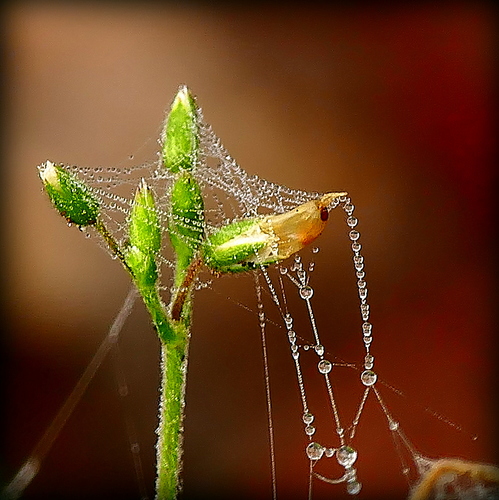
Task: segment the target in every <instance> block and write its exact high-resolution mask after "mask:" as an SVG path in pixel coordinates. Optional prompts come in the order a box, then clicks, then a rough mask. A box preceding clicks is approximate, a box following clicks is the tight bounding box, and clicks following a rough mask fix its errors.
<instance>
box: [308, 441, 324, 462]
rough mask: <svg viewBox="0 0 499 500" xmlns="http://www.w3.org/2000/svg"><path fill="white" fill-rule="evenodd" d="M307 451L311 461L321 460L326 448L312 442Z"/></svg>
mask: <svg viewBox="0 0 499 500" xmlns="http://www.w3.org/2000/svg"><path fill="white" fill-rule="evenodd" d="M306 451H307V457H308V458H310V460H319V459H321V458H322V455H323V454H324V447H323V446H321V445H320V444H319V443H314V442H312V443H310V444H309V445H308V446H307V448H306Z"/></svg>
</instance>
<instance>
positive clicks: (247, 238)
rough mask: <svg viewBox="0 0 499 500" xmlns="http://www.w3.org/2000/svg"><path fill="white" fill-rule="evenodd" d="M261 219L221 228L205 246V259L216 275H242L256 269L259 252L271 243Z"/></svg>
mask: <svg viewBox="0 0 499 500" xmlns="http://www.w3.org/2000/svg"><path fill="white" fill-rule="evenodd" d="M260 222H261V219H259V218H257V219H243V220H240V221H236V222H233V223H231V224H227V225H226V226H223V227H221V228H220V229H219V230H218V231H217V232H216V233H214V234H212V235H211V236H210V237H209V238H207V239H206V241H205V242H204V244H203V260H204V263H205V264H206V265H207V266H208V267H209V268H211V269H213V270H215V271H217V272H232V273H235V272H239V271H248V270H249V269H254V268H255V264H254V262H252V263H250V262H248V261H247V260H246V259H248V258H250V257H255V255H256V252H257V251H258V250H259V249H261V248H262V247H264V246H265V245H267V244H269V243H270V239H269V235H268V234H265V233H263V232H262V230H261V228H260Z"/></svg>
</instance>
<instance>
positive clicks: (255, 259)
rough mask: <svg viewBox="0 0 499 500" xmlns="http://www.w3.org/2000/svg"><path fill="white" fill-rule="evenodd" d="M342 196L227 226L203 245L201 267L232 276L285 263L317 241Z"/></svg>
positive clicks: (322, 198)
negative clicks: (334, 201) (334, 203)
mask: <svg viewBox="0 0 499 500" xmlns="http://www.w3.org/2000/svg"><path fill="white" fill-rule="evenodd" d="M345 195H346V193H327V194H325V195H324V196H322V197H321V198H318V199H317V200H311V201H308V202H306V203H303V204H302V205H299V206H298V207H296V208H294V209H293V210H290V211H289V212H285V213H283V214H279V215H267V216H262V217H257V218H254V219H246V220H241V221H236V222H233V223H232V224H228V225H227V226H224V227H222V228H220V229H219V230H218V231H217V232H216V233H214V234H212V235H211V236H210V237H208V238H207V239H206V241H205V242H204V244H203V249H202V250H203V252H202V253H203V260H204V263H205V264H206V265H207V266H208V267H210V268H211V269H213V270H215V271H217V272H222V273H228V272H232V273H235V272H240V271H247V270H249V269H255V268H256V267H257V266H260V265H263V266H268V265H270V264H273V263H275V262H279V261H281V260H284V259H287V258H288V257H290V256H291V255H293V254H294V253H296V252H298V251H299V250H301V249H302V248H304V247H305V246H306V245H309V244H310V243H312V242H313V241H314V240H315V239H316V238H318V237H319V235H320V234H321V233H322V231H323V230H324V228H325V227H326V223H327V220H328V217H329V207H330V205H331V203H332V202H333V200H334V199H335V198H338V197H340V196H345Z"/></svg>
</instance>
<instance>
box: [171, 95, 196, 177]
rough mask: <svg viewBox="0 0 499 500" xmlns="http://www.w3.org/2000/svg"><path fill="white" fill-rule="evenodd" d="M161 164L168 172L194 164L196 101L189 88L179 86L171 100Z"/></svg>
mask: <svg viewBox="0 0 499 500" xmlns="http://www.w3.org/2000/svg"><path fill="white" fill-rule="evenodd" d="M162 143H163V150H162V157H163V165H164V166H165V167H166V168H167V169H168V170H170V172H173V173H177V172H180V171H181V170H192V168H193V167H194V166H195V165H196V161H197V155H198V148H199V138H198V123H197V108H196V102H195V101H194V98H193V96H192V94H191V93H190V91H189V89H188V88H187V87H185V86H183V87H180V89H179V91H178V93H177V95H176V97H175V99H174V100H173V103H172V106H171V110H170V113H169V115H168V118H167V120H166V123H165V126H164V129H163V135H162Z"/></svg>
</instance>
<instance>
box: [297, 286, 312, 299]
mask: <svg viewBox="0 0 499 500" xmlns="http://www.w3.org/2000/svg"><path fill="white" fill-rule="evenodd" d="M313 294H314V289H313V288H312V287H311V286H308V285H307V286H302V287H301V288H300V297H301V298H302V299H303V300H309V299H310V298H311V297H312V295H313Z"/></svg>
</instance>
